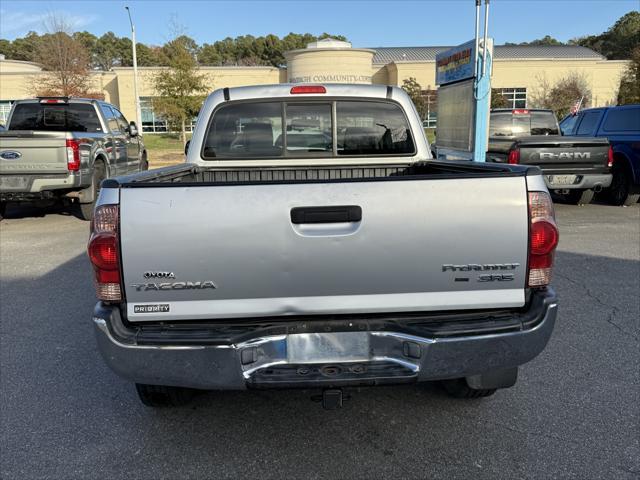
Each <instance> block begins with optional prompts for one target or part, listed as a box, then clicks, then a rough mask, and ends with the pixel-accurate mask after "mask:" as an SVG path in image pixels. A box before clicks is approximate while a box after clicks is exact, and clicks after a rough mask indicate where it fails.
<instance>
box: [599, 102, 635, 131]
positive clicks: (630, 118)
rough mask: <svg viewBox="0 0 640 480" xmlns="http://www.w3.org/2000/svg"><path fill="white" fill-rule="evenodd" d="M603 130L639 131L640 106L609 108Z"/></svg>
mask: <svg viewBox="0 0 640 480" xmlns="http://www.w3.org/2000/svg"><path fill="white" fill-rule="evenodd" d="M603 130H604V131H605V132H616V131H617V132H629V131H640V108H621V109H614V110H609V114H608V115H607V119H606V120H605V121H604V126H603Z"/></svg>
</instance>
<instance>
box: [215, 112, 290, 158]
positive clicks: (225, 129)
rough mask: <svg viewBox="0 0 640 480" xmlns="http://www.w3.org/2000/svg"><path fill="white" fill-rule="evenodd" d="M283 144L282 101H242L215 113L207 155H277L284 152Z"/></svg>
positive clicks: (229, 156)
mask: <svg viewBox="0 0 640 480" xmlns="http://www.w3.org/2000/svg"><path fill="white" fill-rule="evenodd" d="M277 140H279V142H278V143H276V141H277ZM282 144H283V143H282V104H281V103H280V102H267V103H239V104H236V105H226V106H223V107H221V108H220V109H219V110H218V111H217V112H216V113H215V114H214V116H213V121H212V123H211V126H210V127H209V133H208V135H207V138H206V141H205V145H204V151H203V156H204V157H205V158H219V157H222V158H225V157H227V158H233V157H249V158H251V157H277V156H280V155H282Z"/></svg>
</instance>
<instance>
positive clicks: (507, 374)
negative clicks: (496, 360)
mask: <svg viewBox="0 0 640 480" xmlns="http://www.w3.org/2000/svg"><path fill="white" fill-rule="evenodd" d="M517 379H518V367H513V368H506V369H503V370H494V371H492V372H488V373H483V374H481V375H472V376H470V377H467V378H466V380H467V385H469V387H471V388H475V389H476V390H484V389H491V388H509V387H513V386H514V385H515V383H516V380H517Z"/></svg>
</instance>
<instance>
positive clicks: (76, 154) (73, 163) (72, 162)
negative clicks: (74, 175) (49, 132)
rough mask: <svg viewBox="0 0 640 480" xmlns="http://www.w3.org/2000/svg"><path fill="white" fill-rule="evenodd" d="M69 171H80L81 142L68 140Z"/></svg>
mask: <svg viewBox="0 0 640 480" xmlns="http://www.w3.org/2000/svg"><path fill="white" fill-rule="evenodd" d="M67 169H68V170H69V171H70V172H77V171H78V170H80V142H79V141H78V140H75V139H73V138H67Z"/></svg>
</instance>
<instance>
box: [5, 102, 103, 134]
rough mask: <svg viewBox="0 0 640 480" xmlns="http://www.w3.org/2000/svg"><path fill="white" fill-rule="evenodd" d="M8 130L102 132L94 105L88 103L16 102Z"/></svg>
mask: <svg viewBox="0 0 640 480" xmlns="http://www.w3.org/2000/svg"><path fill="white" fill-rule="evenodd" d="M8 130H35V131H49V132H94V133H95V132H102V125H101V124H100V119H99V118H98V114H97V113H96V109H95V107H94V106H93V105H91V104H88V103H73V104H42V103H18V104H17V105H16V106H15V108H14V110H13V114H12V115H11V120H10V122H9V126H8Z"/></svg>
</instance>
